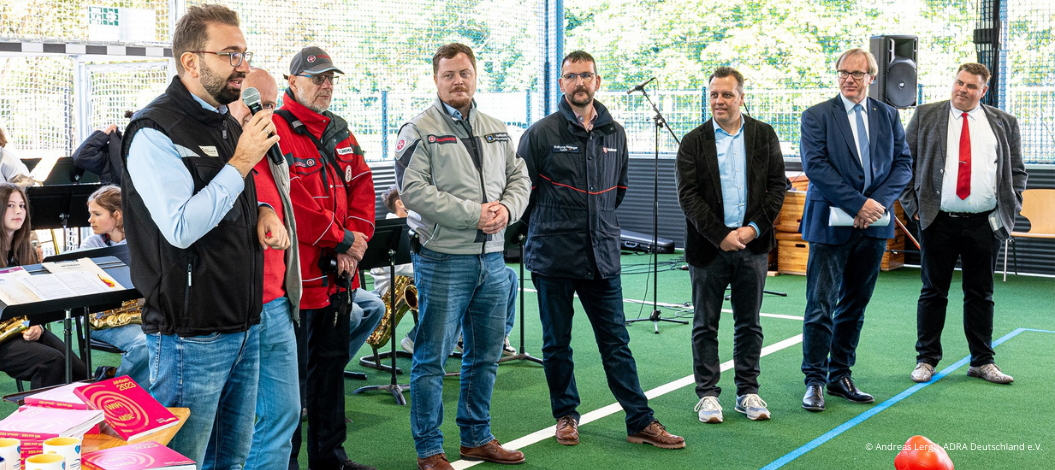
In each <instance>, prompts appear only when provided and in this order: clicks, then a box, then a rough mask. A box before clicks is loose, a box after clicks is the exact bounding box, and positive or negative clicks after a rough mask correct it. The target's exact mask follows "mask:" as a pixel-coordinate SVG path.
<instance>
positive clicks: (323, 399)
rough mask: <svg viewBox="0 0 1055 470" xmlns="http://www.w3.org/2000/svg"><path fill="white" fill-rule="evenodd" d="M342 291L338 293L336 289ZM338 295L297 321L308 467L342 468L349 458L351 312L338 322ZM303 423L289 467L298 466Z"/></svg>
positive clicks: (317, 469)
mask: <svg viewBox="0 0 1055 470" xmlns="http://www.w3.org/2000/svg"><path fill="white" fill-rule="evenodd" d="M338 295H340V294H338ZM336 305H337V295H335V296H333V297H331V298H330V305H329V306H327V307H325V308H320V309H302V310H301V311H300V325H298V326H297V343H298V348H297V349H298V352H300V351H303V352H304V353H305V354H301V357H307V361H306V362H302V363H303V364H304V366H305V367H304V369H302V370H301V371H300V373H301V377H300V378H301V383H302V388H301V391H302V393H301V396H302V397H305V402H306V405H305V406H306V407H307V409H308V436H307V441H308V468H310V469H312V470H328V469H339V468H341V463H342V462H343V461H344V460H346V459H348V455H347V454H346V453H345V451H344V440H345V438H346V437H347V436H348V424H347V423H346V422H345V420H344V366H345V365H347V364H348V336H349V324H348V316H347V315H343V316H342V317H341V320H340V321H339V322H338V324H337V326H334V316H335V314H336ZM301 423H302V421H300V420H298V421H297V430H296V431H294V432H293V450H292V451H291V452H290V456H289V460H290V467H289V468H291V469H292V468H298V464H297V457H298V456H299V455H300V444H301V427H302V426H301Z"/></svg>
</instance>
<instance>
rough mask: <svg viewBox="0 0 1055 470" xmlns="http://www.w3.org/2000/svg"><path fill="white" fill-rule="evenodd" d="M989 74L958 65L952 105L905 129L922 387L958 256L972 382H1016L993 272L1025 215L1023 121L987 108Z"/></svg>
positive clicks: (917, 373)
mask: <svg viewBox="0 0 1055 470" xmlns="http://www.w3.org/2000/svg"><path fill="white" fill-rule="evenodd" d="M989 76H990V74H989V69H987V68H986V67H985V66H984V65H982V64H976V63H967V64H963V65H961V66H960V68H959V70H957V71H956V79H955V81H953V85H952V99H950V100H947V101H941V102H938V103H932V104H928V105H924V106H920V107H919V109H917V110H916V114H915V115H914V116H912V121H910V122H909V124H908V137H907V140H908V148H909V151H910V152H911V153H912V157H913V159H914V164H915V171H914V175H913V179H912V180H910V181H911V184H909V185H908V186H907V187H905V190H904V192H902V193H901V205H902V206H903V207H904V208H905V213H906V214H908V215H909V216H910V217H913V218H915V219H916V220H918V221H919V226H920V265H921V267H922V269H921V270H920V277H922V278H923V289H922V290H921V292H920V296H919V302H918V303H917V305H916V335H917V341H916V353H917V356H916V369H915V370H913V371H912V380H914V381H916V382H927V381H929V380H930V379H931V377H932V376H933V374H934V367H936V366H937V365H938V362H939V361H941V357H942V350H941V332H942V328H943V327H944V326H945V312H946V307H948V305H949V284H950V283H951V282H952V273H953V269H954V268H955V267H956V260H957V259H958V258H959V259H961V261H962V269H963V280H962V283H963V297H964V298H963V330H964V333H965V334H966V335H967V347H968V349H969V350H970V352H971V366H970V368H969V369H967V375H968V376H971V377H980V378H982V379H985V380H988V381H990V382H993V383H1001V384H1006V383H1011V381H1012V380H1013V379H1012V378H1011V376H1010V375H1007V374H1005V373H1003V372H1001V371H1000V368H999V367H997V366H996V364H995V362H994V359H993V356H994V352H993V347H992V343H993V272H995V271H996V257H997V253H998V252H999V251H1000V242H1001V241H1003V240H1006V239H1007V237H1008V235H1009V234H1010V232H1011V228H1012V227H1013V226H1014V224H1015V215H1017V214H1018V213H1019V211H1021V210H1022V191H1023V190H1025V189H1026V169H1025V165H1023V163H1022V145H1021V142H1020V137H1019V132H1018V121H1017V120H1016V119H1015V117H1014V116H1012V115H1010V114H1008V113H1005V112H1004V111H1001V110H999V109H996V108H993V107H991V106H986V105H983V104H981V99H982V97H983V96H985V93H986V91H987V90H988V87H987V86H986V83H988V82H989ZM946 175H947V176H948V177H946ZM968 254H969V255H970V256H968Z"/></svg>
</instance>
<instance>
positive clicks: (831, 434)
mask: <svg viewBox="0 0 1055 470" xmlns="http://www.w3.org/2000/svg"><path fill="white" fill-rule="evenodd" d="M1024 331H1032V332H1036V333H1055V331H1051V330H1038V329H1035V328H1017V329H1015V330H1014V331H1012V332H1010V333H1008V334H1006V335H1004V336H1002V337H1001V338H1000V339H997V340H996V341H993V347H994V348H995V347H997V346H999V345H1001V344H1003V343H1004V342H1005V341H1007V340H1009V339H1011V338H1014V337H1015V336H1018V335H1019V334H1020V333H1022V332H1024ZM970 361H971V356H970V355H968V356H967V357H965V358H963V359H960V360H959V361H956V363H955V364H952V365H950V366H948V367H946V368H944V369H942V370H941V372H938V373H937V374H934V377H933V378H931V380H930V382H924V383H919V384H916V385H913V386H911V387H909V388H908V389H906V390H905V391H903V392H901V393H899V394H897V395H895V396H894V397H893V398H890V399H888V400H886V401H884V402H883V403H880V404H878V405H876V406H874V407H872V408H871V409H869V410H868V411H865V412H864V413H861V414H859V415H857V416H855V417H853V419H851V420H849V421H847V422H845V423H843V424H840V425H839V426H838V427H836V428H835V429H832V430H831V431H828V432H826V433H824V434H822V435H820V436H819V437H817V438H816V439H814V440H812V441H810V442H807V443H806V444H804V445H803V446H802V447H799V448H798V449H795V450H793V451H791V452H788V453H787V454H784V456H783V457H781V458H779V459H777V460H774V461H773V462H772V463H770V464H769V465H766V466H765V467H762V470H775V469H777V468H780V467H783V466H785V465H787V464H789V463H791V461H793V460H795V459H797V458H799V457H801V456H802V455H803V454H805V453H806V452H809V451H811V450H813V449H816V448H818V447H820V446H821V445H823V444H824V443H826V442H828V441H830V440H832V439H834V438H835V437H836V436H838V435H840V434H842V433H844V432H846V431H849V430H850V429H851V428H853V427H854V426H857V425H858V424H861V423H863V422H864V421H865V420H867V419H868V418H871V417H873V416H875V415H877V414H879V413H880V412H882V411H885V410H886V409H887V408H890V407H891V406H894V405H895V404H897V402H899V401H901V400H904V399H906V398H908V397H909V396H911V395H912V394H913V393H916V392H918V391H920V390H922V389H923V388H925V387H927V386H928V385H930V384H932V383H935V382H937V381H939V380H941V379H942V378H943V377H945V376H946V375H949V374H950V373H952V372H953V371H955V370H956V369H959V368H961V367H963V366H964V364H967V363H969V362H970Z"/></svg>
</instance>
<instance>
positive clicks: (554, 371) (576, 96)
mask: <svg viewBox="0 0 1055 470" xmlns="http://www.w3.org/2000/svg"><path fill="white" fill-rule="evenodd" d="M596 67H597V66H596V63H595V62H594V60H593V57H591V56H590V54H587V53H586V52H583V51H575V52H572V53H571V54H568V55H567V56H566V57H565V58H564V61H563V63H562V65H561V78H560V88H561V91H563V92H564V97H563V98H562V99H561V100H560V111H558V112H556V113H554V114H551V115H549V116H547V117H545V118H543V119H542V120H540V121H539V122H537V123H535V125H533V126H531V128H530V129H528V130H527V132H526V133H525V134H524V136H523V137H522V138H521V140H520V147H519V149H518V151H517V154H518V155H520V157H521V158H523V159H524V161H525V162H526V163H527V167H528V173H529V175H530V176H531V186H532V190H531V200H530V204H529V206H528V211H527V213H525V215H524V217H523V219H524V220H526V221H527V222H528V239H527V245H526V253H525V262H526V264H527V268H528V269H529V270H530V271H531V272H532V273H533V274H534V275H533V276H532V281H533V282H534V283H535V288H536V289H538V293H539V313H540V315H541V317H542V336H543V346H542V359H543V367H544V368H545V370H546V382H547V383H548V384H549V391H550V405H551V407H552V409H553V417H554V418H556V419H557V433H556V438H557V442H559V443H561V444H564V445H575V444H578V443H579V433H578V423H579V413H578V411H577V410H576V408H578V405H579V392H578V389H577V388H576V386H575V375H574V374H575V370H574V369H575V364H574V362H573V361H572V350H571V345H570V343H571V326H572V315H573V314H574V308H573V306H572V298H573V296H574V295H575V294H578V295H579V299H580V301H581V302H582V306H583V309H584V310H585V311H586V315H587V316H588V317H589V318H590V324H592V325H593V331H594V335H595V336H596V338H597V345H598V348H599V349H600V352H601V359H602V360H603V361H604V369H605V374H606V375H607V376H608V387H609V388H610V389H611V390H612V393H613V394H614V395H615V398H616V400H618V401H619V404H620V405H622V407H623V410H624V411H625V412H626V429H627V434H628V436H627V441H629V442H633V443H642V444H652V445H654V446H657V447H661V448H665V449H678V448H682V447H685V440H684V439H682V438H681V437H678V436H675V435H672V434H670V433H668V432H667V431H666V430H665V429H664V428H663V425H662V424H659V421H656V419H655V418H654V417H653V413H652V409H651V408H649V407H648V399H647V398H646V397H645V393H644V392H643V391H642V390H641V384H640V383H639V382H638V378H637V365H636V364H635V362H634V357H633V356H632V355H631V353H630V347H629V346H628V344H629V342H630V335H629V333H627V331H626V323H625V319H624V316H623V290H622V286H621V284H620V280H619V272H620V262H619V221H618V219H617V217H616V214H615V210H616V207H618V206H619V203H620V202H621V201H622V200H623V195H624V194H625V193H626V185H627V164H628V155H629V154H628V152H627V143H626V133H625V132H624V131H623V126H621V125H619V124H618V123H616V122H615V121H614V120H612V116H611V115H610V114H609V113H608V109H607V108H605V107H604V105H602V104H601V103H598V102H596V101H594V100H593V95H594V93H595V92H596V91H597V89H598V87H600V85H601V77H600V75H598V74H597V68H596Z"/></svg>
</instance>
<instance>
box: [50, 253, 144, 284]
mask: <svg viewBox="0 0 1055 470" xmlns="http://www.w3.org/2000/svg"><path fill="white" fill-rule="evenodd" d="M40 265H41V266H42V267H43V268H44V269H47V270H48V272H49V273H52V274H58V273H68V272H87V273H90V274H94V275H96V276H98V277H99V279H100V280H102V282H103V283H104V284H106V286H107V287H108V288H111V289H124V287H123V286H121V284H120V283H118V282H117V280H115V279H114V278H113V277H111V276H110V275H109V274H106V271H105V270H104V269H103V268H100V267H99V265H97V264H95V262H94V261H92V259H91V258H79V259H71V260H65V261H52V262H44V263H40Z"/></svg>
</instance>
